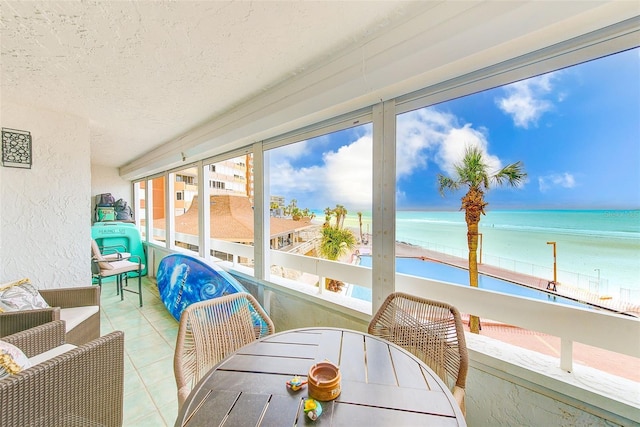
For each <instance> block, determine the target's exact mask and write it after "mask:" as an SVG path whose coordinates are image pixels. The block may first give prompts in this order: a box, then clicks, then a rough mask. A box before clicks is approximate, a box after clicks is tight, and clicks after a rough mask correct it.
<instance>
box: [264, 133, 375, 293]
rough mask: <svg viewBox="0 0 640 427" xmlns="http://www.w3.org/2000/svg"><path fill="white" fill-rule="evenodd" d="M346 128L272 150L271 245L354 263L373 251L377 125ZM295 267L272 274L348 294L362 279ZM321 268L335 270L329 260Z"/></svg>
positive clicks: (290, 264)
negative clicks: (374, 132) (370, 234)
mask: <svg viewBox="0 0 640 427" xmlns="http://www.w3.org/2000/svg"><path fill="white" fill-rule="evenodd" d="M336 127H338V126H336ZM344 127H346V126H344ZM344 127H343V129H340V130H336V131H334V132H331V133H324V134H321V135H318V136H313V137H311V138H309V139H307V140H303V141H299V142H295V143H292V144H288V145H283V146H280V147H277V148H273V149H271V150H269V152H268V156H269V163H270V178H269V181H270V206H271V207H272V209H270V214H271V223H270V224H271V230H270V233H271V244H270V246H271V248H272V249H277V250H280V251H283V252H286V253H288V254H296V255H303V256H312V257H319V258H323V259H328V260H331V261H336V262H342V263H350V264H357V263H358V261H359V259H358V254H360V253H366V252H368V251H369V250H370V246H369V243H370V239H369V238H368V234H367V233H368V232H371V229H370V227H369V225H370V218H371V206H372V129H373V127H372V125H371V124H370V123H368V124H363V125H358V126H353V127H347V128H344ZM295 267H296V262H295V260H294V259H292V260H290V261H288V263H287V264H286V265H277V266H274V267H273V268H272V271H271V274H272V275H278V276H281V277H286V278H289V279H295V280H299V281H304V282H305V283H307V284H308V285H310V286H316V285H317V284H318V283H321V284H322V286H323V288H326V289H328V290H330V291H334V292H341V293H344V294H347V295H350V294H351V293H352V292H354V289H357V288H358V287H357V286H356V285H357V279H355V280H356V283H353V282H354V280H353V279H347V278H345V277H340V276H337V277H318V276H314V275H310V274H303V273H304V272H302V271H299V270H297V269H296V268H295ZM320 269H321V270H323V271H325V272H326V273H325V274H327V275H328V274H330V271H331V270H334V269H333V268H332V267H331V264H330V263H326V264H323V267H320ZM360 291H362V289H360V290H359V291H357V292H360ZM364 292H367V290H366V289H364Z"/></svg>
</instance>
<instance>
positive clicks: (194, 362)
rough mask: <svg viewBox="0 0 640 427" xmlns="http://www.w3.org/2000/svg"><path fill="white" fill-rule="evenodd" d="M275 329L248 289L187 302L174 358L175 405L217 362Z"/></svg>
mask: <svg viewBox="0 0 640 427" xmlns="http://www.w3.org/2000/svg"><path fill="white" fill-rule="evenodd" d="M274 330H275V328H274V326H273V322H272V321H271V319H270V318H269V316H268V315H267V314H266V313H265V311H264V310H263V309H262V307H261V306H260V304H259V303H258V301H256V299H255V298H254V297H253V296H252V295H251V294H248V293H244V292H240V293H235V294H230V295H225V296H222V297H219V298H214V299H210V300H206V301H201V302H198V303H195V304H192V305H190V306H188V307H187V308H186V309H185V310H184V311H183V312H182V315H181V316H180V325H179V327H178V338H177V340H176V348H175V353H174V358H173V371H174V375H175V378H176V385H177V387H178V407H181V406H182V404H183V403H184V401H185V400H186V399H187V396H188V395H189V392H190V391H191V389H192V388H193V386H194V385H195V384H196V383H197V382H198V381H199V380H200V379H201V378H202V377H203V376H204V375H205V374H206V373H207V372H208V371H209V370H210V369H211V368H213V367H214V366H215V365H216V364H217V363H218V362H220V361H221V360H222V359H224V358H225V357H227V356H228V355H229V354H231V353H233V352H234V351H236V350H238V349H239V348H240V347H242V346H244V345H246V344H249V343H251V342H253V341H255V340H256V339H259V338H262V337H264V336H267V335H271V334H273V332H274Z"/></svg>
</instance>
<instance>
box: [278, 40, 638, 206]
mask: <svg viewBox="0 0 640 427" xmlns="http://www.w3.org/2000/svg"><path fill="white" fill-rule="evenodd" d="M371 132H372V126H371V124H367V125H363V126H360V127H357V128H352V129H347V130H344V131H341V132H337V133H333V134H330V135H325V136H322V137H319V138H314V139H312V140H308V141H302V142H300V143H297V144H293V145H288V146H286V147H282V148H279V149H276V150H273V151H272V153H271V194H274V195H280V196H284V197H285V198H286V201H287V203H288V202H289V201H290V200H291V199H292V198H295V199H296V200H297V201H298V206H300V207H302V208H304V207H309V208H311V209H318V210H322V209H324V208H325V207H334V206H335V205H336V204H342V205H344V206H345V207H346V208H347V209H348V210H349V211H350V212H355V211H357V210H363V211H368V210H370V209H371V198H372V197H371V188H372V187H371V185H372V184H371V174H372V172H371V147H372V138H371ZM397 135H398V143H397V144H398V145H397V158H398V161H397V176H398V182H397V188H396V194H397V208H398V209H429V210H457V209H459V207H460V197H462V195H463V194H464V192H463V191H460V192H457V193H448V194H447V195H446V196H445V197H444V198H443V197H441V196H440V194H439V193H438V184H437V175H438V174H439V173H443V174H445V175H451V173H453V169H452V165H453V164H455V163H458V162H459V161H460V159H461V157H462V155H463V153H464V150H465V147H466V146H467V145H470V144H471V145H476V146H478V147H480V148H481V149H482V151H483V153H484V154H485V160H486V161H487V163H488V164H489V165H490V166H491V167H493V168H496V169H497V168H499V167H503V166H505V165H507V164H509V163H513V162H516V161H522V162H523V163H524V168H525V170H526V172H527V174H528V177H527V180H526V182H525V183H524V184H523V185H522V186H521V187H519V188H498V187H494V188H492V189H491V190H490V191H489V192H488V193H487V195H486V200H487V202H489V209H536V208H539V209H554V208H557V209H638V208H640V49H633V50H630V51H626V52H622V53H619V54H615V55H611V56H608V57H605V58H601V59H598V60H594V61H590V62H588V63H585V64H580V65H577V66H574V67H570V68H566V69H563V70H559V71H555V72H553V73H549V74H545V75H542V76H537V77H533V78H530V79H527V80H523V81H521V82H516V83H513V84H510V85H507V86H503V87H499V88H495V89H491V90H487V91H484V92H481V93H477V94H473V95H469V96H466V97H464V98H459V99H455V100H452V101H448V102H445V103H442V104H438V105H434V106H430V107H427V108H423V109H420V110H416V111H411V112H408V113H405V114H403V115H401V116H398V122H397Z"/></svg>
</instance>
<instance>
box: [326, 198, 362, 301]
mask: <svg viewBox="0 0 640 427" xmlns="http://www.w3.org/2000/svg"><path fill="white" fill-rule="evenodd" d="M324 212H325V215H326V217H325V220H326V221H325V223H324V225H323V227H322V231H321V233H322V240H321V242H320V255H321V256H322V257H324V258H326V259H330V260H332V261H337V260H338V259H339V258H340V257H341V256H342V255H344V254H346V253H347V252H348V251H351V250H353V248H355V246H356V237H355V236H354V235H353V233H352V232H351V230H349V229H343V228H342V223H343V221H344V216H345V215H346V214H347V210H346V209H345V207H344V206H341V205H337V206H336V208H335V209H329V208H327V209H325V211H324ZM331 214H333V215H335V217H336V223H335V225H331ZM341 218H342V219H341ZM342 285H343V283H342V282H340V281H339V280H335V279H329V278H326V281H325V287H326V288H327V289H329V290H331V291H335V292H337V291H339V290H340V288H341V287H342Z"/></svg>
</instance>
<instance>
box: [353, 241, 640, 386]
mask: <svg viewBox="0 0 640 427" xmlns="http://www.w3.org/2000/svg"><path fill="white" fill-rule="evenodd" d="M359 251H360V254H362V255H369V254H370V253H371V252H370V251H371V247H370V246H362V247H360V248H359ZM396 256H397V257H404V258H416V259H424V260H430V261H435V262H441V263H445V264H449V265H452V266H455V267H459V268H463V269H467V268H468V260H467V259H466V258H460V257H455V256H452V255H447V254H443V253H439V252H435V251H430V250H427V249H424V248H421V247H419V246H413V245H409V244H404V243H397V244H396ZM478 271H479V273H482V274H484V275H487V276H492V277H495V278H497V279H502V280H506V281H509V282H513V283H516V284H520V285H524V286H529V287H531V288H535V289H539V290H543V291H546V292H550V291H549V290H547V284H548V283H549V280H548V279H543V278H540V277H534V276H528V275H526V274H521V273H516V272H513V271H509V270H505V269H501V268H499V267H495V266H491V265H487V264H479V265H478ZM551 293H555V294H557V295H559V296H564V297H567V298H571V299H574V300H577V301H580V302H583V303H588V304H592V305H595V306H599V307H603V308H606V309H608V310H611V311H614V312H617V313H625V314H629V315H633V316H636V317H640V305H638V304H632V303H629V302H626V301H619V300H616V299H614V298H612V299H601V298H600V296H599V295H597V294H593V293H590V292H588V291H585V290H582V289H578V288H575V287H571V286H568V285H565V284H560V283H558V284H557V285H556V291H555V292H551ZM462 317H463V320H464V323H465V329H466V330H467V331H468V330H469V328H468V314H462ZM481 328H482V329H481V330H480V334H481V335H484V336H488V337H491V338H495V339H497V340H500V341H502V342H506V343H509V344H513V345H516V346H519V347H522V348H527V349H529V350H534V351H537V352H540V353H543V354H547V355H550V356H554V357H560V338H558V337H554V336H550V335H546V334H543V333H540V332H536V331H530V330H526V329H522V328H518V327H516V326H511V325H507V324H504V323H501V322H497V321H494V320H490V319H486V318H482V319H481ZM573 345H574V351H573V355H574V362H576V363H580V364H583V365H586V366H590V367H594V368H597V369H600V370H602V371H604V372H608V373H610V374H613V375H618V376H620V377H623V378H627V379H630V380H633V381H638V382H640V362H639V361H638V359H637V358H634V357H631V356H626V355H624V354H620V353H614V352H610V351H607V350H602V349H599V348H596V347H591V346H587V345H584V344H580V343H574V344H573Z"/></svg>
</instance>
